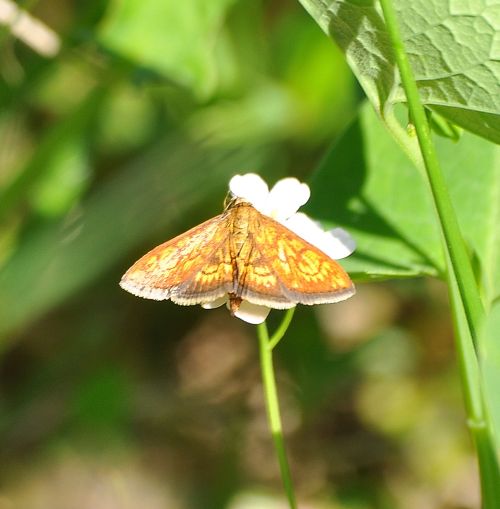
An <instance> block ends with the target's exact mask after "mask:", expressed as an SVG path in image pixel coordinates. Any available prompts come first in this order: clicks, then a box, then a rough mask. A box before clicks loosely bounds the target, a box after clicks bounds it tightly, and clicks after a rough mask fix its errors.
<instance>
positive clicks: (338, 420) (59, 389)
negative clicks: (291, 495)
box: [0, 0, 500, 509]
mask: <svg viewBox="0 0 500 509" xmlns="http://www.w3.org/2000/svg"><path fill="white" fill-rule="evenodd" d="M304 3H307V2H304ZM313 3H314V2H309V4H311V5H312V4H313ZM334 4H344V5H343V7H344V8H347V7H349V6H348V4H349V3H348V2H333V3H332V5H334ZM353 4H355V5H358V4H359V6H361V7H360V8H363V9H364V8H370V7H366V6H365V4H367V5H369V6H370V5H371V3H370V2H353ZM0 5H1V4H0ZM24 6H25V7H26V8H27V9H29V11H30V15H31V16H32V17H33V19H36V20H39V21H41V22H43V23H44V26H45V27H46V28H47V29H48V27H50V28H51V29H52V30H54V32H55V34H57V37H58V38H59V39H60V42H61V47H60V50H59V51H58V52H57V53H56V54H55V55H54V56H53V57H44V56H41V48H40V47H39V45H43V44H44V42H43V38H40V39H36V38H35V40H34V42H33V40H32V42H31V43H29V44H26V43H24V42H23V41H22V40H21V39H20V38H19V37H18V36H15V35H14V34H13V33H12V32H11V31H10V30H9V29H8V28H6V27H3V33H2V34H1V37H0V43H1V46H0V73H1V75H0V103H1V106H2V107H1V108H0V140H2V141H0V342H1V345H2V353H3V358H2V361H1V364H0V370H1V373H0V377H1V378H0V379H1V386H0V434H1V436H2V439H1V446H0V478H1V480H2V481H1V485H2V486H3V487H5V488H2V489H3V490H4V491H0V508H2V509H3V507H4V506H5V507H16V508H17V507H22V508H23V509H24V508H26V509H30V508H35V507H52V508H54V509H57V508H59V507H60V508H67V507H68V501H69V500H71V501H72V502H73V505H72V506H74V507H77V508H79V507H82V508H83V507H94V508H97V509H99V508H100V507H103V508H114V507H121V508H122V507H130V508H132V507H141V508H146V509H156V508H160V507H162V508H163V507H168V508H170V509H175V508H177V507H179V508H184V507H190V508H197V507H199V508H200V509H201V508H203V509H211V508H214V509H220V508H223V507H227V508H228V509H250V508H257V507H258V508H262V509H265V508H274V507H281V506H280V505H279V504H280V503H282V500H281V499H280V498H279V497H280V493H281V490H280V483H279V477H278V471H277V465H275V461H274V456H273V452H272V444H271V441H270V438H269V436H268V432H267V428H266V425H265V413H264V407H263V402H262V396H261V387H260V385H259V371H258V360H257V353H256V343H255V338H254V331H253V330H252V328H250V327H246V326H244V325H243V324H241V323H239V322H237V321H236V320H233V319H231V318H230V317H229V315H228V314H227V313H226V312H225V310H217V311H210V312H207V311H203V310H201V309H200V308H198V307H195V308H194V307H193V308H183V307H178V306H175V305H173V304H172V303H165V302H152V301H143V300H140V299H135V298H133V297H132V296H130V295H128V294H126V293H125V292H123V291H122V290H120V288H119V287H118V284H117V283H118V281H119V279H120V276H121V274H122V273H123V272H124V271H125V270H126V269H127V267H128V266H129V265H130V264H131V263H132V262H133V261H134V260H135V259H137V258H138V257H139V256H140V255H141V254H143V253H144V252H145V251H146V250H147V249H149V248H151V247H152V246H154V245H156V244H158V243H160V242H161V241H164V240H166V239H168V238H170V237H172V236H174V235H175V234H177V233H180V232H182V231H184V230H186V229H188V228H189V227H190V226H193V225H195V224H197V223H199V222H201V221H202V220H204V219H206V218H208V217H211V216H214V215H216V214H217V213H219V212H220V210H221V207H222V202H223V199H224V196H225V194H226V190H227V183H228V180H229V178H230V177H231V176H232V175H233V174H236V173H244V172H247V171H256V172H258V173H260V174H261V175H262V176H263V177H264V178H265V179H266V180H267V181H268V182H269V183H273V182H274V181H276V180H277V179H279V178H281V177H284V176H288V175H292V176H296V177H298V178H300V179H303V180H307V181H309V182H310V184H311V188H312V192H313V195H312V199H311V202H310V204H309V205H308V211H309V212H310V213H311V215H313V216H314V217H316V218H317V219H320V220H322V221H323V222H324V223H325V224H329V225H342V226H344V227H346V228H347V229H349V230H350V231H351V232H352V233H353V235H354V236H355V237H356V239H357V240H358V244H359V249H358V251H357V254H356V256H354V257H352V258H349V259H348V260H346V267H348V269H349V270H351V271H352V273H353V275H354V277H355V278H356V279H357V280H358V281H361V280H366V279H381V278H388V277H410V276H411V277H414V276H422V275H431V276H435V275H441V274H442V271H443V262H442V260H441V255H440V250H439V238H438V235H437V232H436V230H435V227H434V223H433V222H432V211H431V209H430V206H429V202H428V199H427V197H426V190H425V189H424V188H423V185H422V182H421V180H420V178H419V175H418V173H417V172H416V171H415V169H414V167H412V165H411V163H410V162H409V160H408V159H407V158H406V157H405V155H404V154H403V152H402V151H401V150H400V148H399V147H398V146H397V144H396V143H395V142H394V141H393V140H392V139H391V138H390V137H389V136H388V134H387V132H386V131H385V130H384V129H383V127H382V125H381V124H380V122H379V121H378V120H377V119H376V118H375V116H374V114H373V113H372V112H371V110H369V108H368V107H367V106H363V105H362V104H361V102H362V100H363V95H362V92H361V89H360V88H359V87H358V85H357V84H356V81H355V79H354V77H353V75H352V74H351V71H350V70H349V67H348V65H347V64H346V63H345V61H344V56H343V54H342V52H341V51H340V50H339V49H338V48H337V47H335V46H334V45H333V44H332V42H331V41H330V40H329V39H328V38H327V37H326V36H325V35H324V34H322V33H321V31H320V29H319V28H318V26H317V25H316V24H315V22H314V20H313V19H312V18H310V17H309V16H308V15H307V13H306V12H305V11H304V10H303V9H302V8H301V7H300V6H299V5H298V4H296V3H293V2H288V3H286V2H281V1H278V0H274V1H272V2H255V1H251V0H238V1H236V0H233V1H228V0H211V1H210V2H202V1H199V0H189V1H184V2H181V3H178V2H173V0H172V1H170V0H169V1H164V2H155V1H148V2H143V1H140V0H123V1H118V0H115V1H110V2H104V1H102V0H88V1H86V2H69V1H67V0H50V1H48V0H39V1H38V2H27V3H26V2H25V3H24ZM346 6H347V7H346ZM308 9H309V10H311V8H310V6H309V7H308ZM337 19H341V18H337ZM352 19H357V18H356V17H354V18H352ZM368 19H371V18H368ZM323 28H324V27H323ZM344 28H345V27H344ZM361 35H362V37H361V39H360V40H361V41H363V37H367V34H366V33H362V34H361ZM337 42H339V41H337ZM372 42H373V41H372ZM37 45H38V46H37ZM339 45H340V47H343V46H342V44H341V41H340V42H339ZM351 49H352V48H351ZM344 50H345V47H344ZM347 53H348V58H350V63H351V66H352V67H353V69H354V70H355V71H356V72H357V77H358V79H359V81H360V83H361V84H362V85H363V86H364V87H365V92H366V93H367V96H368V97H369V98H370V93H369V91H367V88H366V83H367V82H366V81H365V82H363V79H362V77H360V74H361V76H365V78H366V79H367V80H368V82H369V83H372V82H373V76H371V77H370V76H368V77H366V73H359V72H358V71H359V68H360V67H359V66H360V62H358V61H356V62H355V64H353V61H352V56H353V55H352V54H349V51H347ZM354 56H359V53H354ZM365 64H366V62H365ZM485 79H486V78H485ZM383 83H384V86H385V85H387V83H386V82H383ZM369 86H371V85H369ZM369 86H368V88H369ZM384 90H386V89H384ZM379 91H380V90H379ZM386 91H387V90H386ZM384 97H385V96H384ZM391 97H392V98H394V97H396V96H391ZM429 97H433V96H432V94H430V96H429ZM386 98H387V97H385V99H386ZM371 99H372V103H373V104H375V103H376V102H377V101H375V100H373V97H372V98H371ZM396 99H397V97H396ZM396 99H395V102H397V100H396ZM455 99H456V98H455ZM481 101H482V102H481V105H483V104H484V102H485V100H483V99H481ZM382 102H383V101H382ZM445 106H446V105H445ZM448 106H449V107H450V108H451V109H452V110H453V112H454V114H455V113H456V116H457V118H459V120H460V122H459V121H458V120H457V123H459V124H460V125H462V126H463V127H466V128H467V125H465V126H464V125H463V124H464V123H467V116H466V114H465V113H464V111H463V109H460V108H459V107H458V105H456V104H455V105H448ZM435 109H436V110H439V111H440V113H442V112H441V110H440V109H439V108H438V107H436V108H435ZM441 109H442V108H441ZM445 109H446V108H445ZM483 114H484V115H491V114H492V113H491V112H483ZM443 115H444V116H446V115H445V114H443ZM403 116H404V114H403ZM473 117H474V119H473V120H474V123H479V124H480V119H481V118H483V117H482V116H481V115H475V116H474V115H473ZM447 118H448V119H450V115H448V117H447ZM464 118H465V119H466V120H465V121H464V120H463V119H464ZM478 119H479V120H478ZM402 124H404V121H403V122H402ZM481 125H483V124H481ZM483 127H484V125H483ZM470 130H471V131H473V132H476V133H479V134H483V135H485V136H487V137H489V138H493V137H494V136H493V135H494V134H495V133H496V131H495V123H494V122H491V123H490V124H488V129H486V128H484V129H483V131H481V129H473V128H470ZM484 133H486V134H484ZM491 133H493V134H491ZM438 145H439V150H440V156H441V157H442V159H443V164H444V166H445V169H446V171H447V175H448V177H449V178H450V183H451V190H452V192H453V195H454V199H455V202H456V203H457V204H460V207H459V213H460V219H461V220H462V223H463V227H464V230H465V231H466V234H467V240H468V242H469V244H470V249H471V252H472V253H473V254H474V256H475V257H476V259H477V266H478V277H480V278H482V281H483V282H484V285H483V287H484V291H485V295H486V296H487V301H488V302H492V301H493V300H494V299H495V298H496V297H497V296H498V288H499V273H498V267H499V266H500V265H499V264H498V253H499V252H500V250H498V249H497V245H498V238H497V237H498V234H495V235H494V234H493V233H492V232H493V231H494V228H493V225H494V224H497V223H496V222H495V218H496V217H497V215H498V206H497V205H498V189H499V187H498V186H499V177H498V164H499V161H500V158H499V155H498V148H497V147H494V146H493V145H492V144H490V143H488V142H487V141H485V140H484V139H481V138H478V137H476V136H474V135H472V134H464V135H463V136H462V137H461V138H460V140H459V142H458V143H454V142H453V141H451V140H450V139H444V138H443V139H440V140H439V141H438ZM325 155H326V156H325ZM471 168H472V169H473V170H471ZM479 196H480V197H481V207H478V206H477V203H478V197H479ZM279 317H280V313H278V312H275V313H274V314H271V317H270V322H271V326H272V325H273V323H274V322H276V321H278V320H279ZM492 320H497V317H493V318H492ZM495 323H496V321H492V322H491V324H489V325H488V326H487V327H489V328H487V329H486V330H487V332H485V334H489V336H488V337H489V338H491V337H492V333H491V331H495V330H496V329H495V327H496V326H495V325H494V324H495ZM488 331H489V332H488ZM497 343H498V342H496V343H495V341H494V340H493V339H490V340H489V341H488V342H486V346H485V348H487V349H488V352H490V353H489V354H488V359H491V362H492V366H496V364H495V363H496V361H497V360H498V355H497V354H498V349H497V347H495V345H496V344H497ZM277 365H278V369H279V385H280V392H281V398H282V403H283V417H284V421H285V431H286V434H287V440H288V441H289V443H290V453H291V459H292V470H293V472H294V478H295V479H296V483H297V486H298V492H299V498H300V499H301V500H304V501H305V503H307V504H309V505H308V507H312V508H318V509H322V508H325V509H326V508H349V509H350V508H353V509H354V508H356V509H358V508H380V509H385V508H391V507H402V508H408V509H413V508H421V507H443V508H459V507H460V508H464V507H471V508H472V507H475V506H476V505H477V493H478V491H477V485H476V482H477V481H476V478H475V474H474V458H473V456H472V452H471V447H470V444H469V443H468V437H467V434H466V431H465V426H464V422H463V421H464V415H463V410H462V409H461V396H460V392H459V388H458V377H457V373H456V369H455V366H454V355H453V351H452V340H451V327H450V324H449V318H448V308H447V303H446V296H445V290H444V288H443V287H442V286H441V285H440V284H439V283H438V282H436V281H428V280H420V281H414V280H409V281H405V282H400V283H398V284H396V283H392V284H388V283H385V284H383V285H380V286H375V285H373V286H368V287H364V286H363V285H360V291H359V296H358V297H357V298H356V299H353V300H352V301H349V302H346V303H344V304H341V305H338V306H322V307H320V308H319V309H318V310H313V309H309V308H306V309H302V308H301V309H300V310H298V312H297V314H296V318H295V320H294V323H293V326H292V328H291V329H290V331H289V333H288V335H287V338H285V340H284V341H283V342H282V344H280V347H279V349H278V352H277ZM497 367H498V366H497ZM495 370H496V367H492V368H491V370H490V371H489V372H488V373H487V376H488V377H489V380H494V381H493V382H491V383H490V382H487V383H488V384H489V387H490V389H492V388H493V389H492V390H491V391H490V393H489V396H490V397H491V399H492V401H493V402H495V400H498V391H497V392H495V390H494V387H495V386H496V383H497V382H496V381H495V380H496V378H495V372H496V371H495ZM496 404H497V405H496V406H495V404H493V405H492V408H494V409H495V411H494V412H492V413H493V414H494V416H493V417H494V418H496V419H498V408H499V407H500V402H498V401H496ZM255 486H261V487H264V488H262V489H256V488H255ZM275 494H276V495H275ZM49 501H50V502H49ZM9 504H10V505H9Z"/></svg>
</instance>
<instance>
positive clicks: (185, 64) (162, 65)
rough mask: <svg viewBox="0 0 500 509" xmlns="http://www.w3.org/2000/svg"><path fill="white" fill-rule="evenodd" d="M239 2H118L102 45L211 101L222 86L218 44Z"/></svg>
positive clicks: (110, 13)
mask: <svg viewBox="0 0 500 509" xmlns="http://www.w3.org/2000/svg"><path fill="white" fill-rule="evenodd" d="M233 1H234V0H211V1H210V2H206V1H204V0H184V1H182V2H176V1H173V0H165V1H162V2H143V1H142V0H115V1H114V2H112V6H111V7H110V9H109V11H108V15H107V17H106V19H105V21H104V23H103V25H102V27H101V32H100V39H101V41H102V42H103V43H104V44H105V45H107V46H108V47H110V48H111V49H113V50H114V51H116V52H118V53H120V55H121V56H123V57H125V58H127V59H130V60H133V61H134V62H136V63H137V64H138V65H141V66H146V67H151V68H154V69H156V70H157V71H159V72H161V73H164V74H165V75H166V76H168V77H170V78H171V79H173V80H175V81H177V82H179V83H181V84H183V85H185V86H188V87H190V88H192V89H193V90H194V91H195V92H197V93H198V94H199V95H201V96H206V95H208V94H209V93H210V92H211V91H212V90H213V89H214V87H215V85H216V84H217V53H216V51H215V48H216V44H217V39H218V36H219V35H220V34H219V32H220V31H221V26H222V22H223V19H224V15H225V12H226V10H227V9H228V7H229V6H230V5H231V4H232V3H233Z"/></svg>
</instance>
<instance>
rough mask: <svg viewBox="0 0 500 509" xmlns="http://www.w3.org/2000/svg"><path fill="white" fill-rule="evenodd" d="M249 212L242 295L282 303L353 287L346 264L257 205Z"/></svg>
mask: <svg viewBox="0 0 500 509" xmlns="http://www.w3.org/2000/svg"><path fill="white" fill-rule="evenodd" d="M254 210H255V209H254ZM251 217H252V219H251V220H250V221H249V227H248V232H249V239H251V249H249V250H248V253H249V254H248V260H247V261H246V263H245V264H244V270H240V277H239V280H238V283H239V288H238V291H237V295H238V296H240V297H241V298H242V299H244V300H248V301H249V302H252V303H254V304H261V305H264V306H269V307H273V308H278V309H286V308H290V307H293V306H295V305H296V304H326V303H331V302H338V301H341V300H344V299H347V298H349V297H351V296H352V295H353V294H354V293H355V288H354V285H353V283H352V281H351V280H350V278H349V276H348V275H347V273H346V272H345V271H344V269H343V268H342V267H341V266H340V265H339V264H338V263H337V262H336V261H335V260H333V259H332V258H330V257H329V256H327V255H326V254H325V253H323V252H322V251H321V250H320V249H318V248H317V247H315V246H313V245H312V244H309V243H308V242H307V241H305V240H303V239H302V238H300V237H299V236H298V235H296V234H295V233H293V232H292V231H291V230H289V229H288V228H286V227H285V226H283V225H282V224H281V223H278V222H277V221H275V220H274V219H272V218H270V217H268V216H264V215H262V214H260V213H259V212H257V211H256V210H255V213H254V214H252V216H251Z"/></svg>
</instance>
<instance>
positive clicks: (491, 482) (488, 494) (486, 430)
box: [449, 278, 500, 509]
mask: <svg viewBox="0 0 500 509" xmlns="http://www.w3.org/2000/svg"><path fill="white" fill-rule="evenodd" d="M449 286H450V300H451V305H452V310H453V317H454V325H455V344H456V348H457V351H458V360H459V365H460V374H461V379H462V389H463V393H464V398H465V409H466V413H467V425H468V427H469V431H470V434H471V436H472V439H473V440H474V446H475V448H476V451H477V457H478V463H479V474H480V480H481V493H482V498H483V507H484V508H485V509H490V508H497V507H499V506H500V468H499V465H498V460H497V457H496V451H495V445H494V443H495V442H494V440H493V438H492V432H491V429H490V424H489V421H488V417H487V416H486V415H485V408H486V406H485V404H484V400H483V393H482V390H481V389H482V378H481V372H480V369H479V364H478V361H477V358H476V355H475V351H474V348H473V345H472V340H471V337H470V334H469V330H468V327H467V320H466V319H465V314H464V310H463V306H462V303H461V301H460V294H459V292H458V288H457V284H456V281H454V280H452V279H451V278H450V279H449Z"/></svg>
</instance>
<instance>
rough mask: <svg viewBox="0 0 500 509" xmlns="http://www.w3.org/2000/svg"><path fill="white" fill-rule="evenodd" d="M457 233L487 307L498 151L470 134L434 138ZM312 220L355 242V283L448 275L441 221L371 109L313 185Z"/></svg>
mask: <svg viewBox="0 0 500 509" xmlns="http://www.w3.org/2000/svg"><path fill="white" fill-rule="evenodd" d="M436 146H437V150H438V155H439V158H440V160H441V162H442V165H443V168H444V171H445V174H446V178H447V181H448V184H449V189H450V193H451V196H452V199H453V202H454V204H455V207H456V210H457V214H458V218H459V221H460V226H461V228H462V231H463V234H464V236H465V238H466V240H467V242H468V244H469V246H470V248H471V250H473V253H474V254H475V255H476V256H477V258H478V260H479V261H480V263H481V268H482V275H483V282H484V288H485V293H486V295H487V300H488V301H490V300H491V299H492V298H493V297H494V296H495V295H496V293H497V292H498V289H499V288H500V271H499V268H498V267H499V265H500V260H499V252H500V249H499V248H500V235H499V234H498V227H497V225H498V220H499V217H498V216H499V209H500V200H499V193H500V147H498V146H496V145H493V144H491V143H489V142H487V141H486V140H484V139H482V138H479V137H476V136H474V135H470V134H464V136H463V137H462V138H461V140H460V141H459V142H458V143H455V142H452V141H450V140H449V139H446V138H438V139H436ZM311 187H312V199H311V203H310V205H309V211H310V213H311V215H313V216H314V217H316V218H318V219H320V220H321V221H323V222H325V223H327V224H329V225H341V226H343V227H345V228H347V229H348V230H349V231H350V232H352V234H353V235H354V237H355V238H356V240H357V242H358V249H357V251H356V252H355V254H354V255H353V256H351V257H349V258H348V259H346V260H345V262H344V264H345V266H346V267H347V268H348V269H349V270H350V271H352V272H353V273H354V274H355V276H356V277H358V278H360V279H364V278H379V277H397V276H400V277H405V276H416V275H423V274H438V273H442V272H443V270H444V261H443V258H442V248H441V242H440V236H439V231H438V227H437V221H436V218H435V215H434V211H433V209H432V205H431V200H430V193H429V190H428V189H427V188H426V186H425V184H424V179H423V177H422V175H420V173H419V172H418V171H417V170H416V169H415V167H414V166H413V164H412V163H411V162H410V160H409V159H408V158H407V157H406V156H405V154H404V153H403V151H402V150H401V149H400V148H399V146H398V145H397V144H396V142H395V141H394V140H393V139H392V137H391V136H390V135H389V134H388V133H387V131H386V130H385V129H384V127H383V125H382V124H381V122H380V121H379V119H378V118H377V117H376V115H375V113H374V112H373V110H372V108H371V107H369V105H366V106H365V107H364V108H363V110H362V112H361V114H360V117H359V119H358V120H357V121H356V122H355V123H354V124H353V125H352V126H351V128H350V129H349V130H348V131H347V132H346V133H345V135H344V136H343V137H342V139H341V140H340V141H339V142H338V143H337V144H336V145H335V146H334V147H333V148H332V150H331V151H330V152H329V154H328V155H327V157H326V158H325V160H324V161H323V163H322V164H321V166H320V168H318V170H317V172H316V175H315V176H314V178H313V179H312V181H311Z"/></svg>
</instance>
